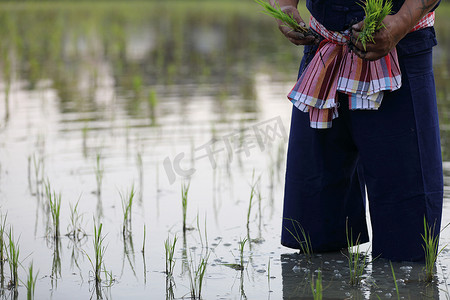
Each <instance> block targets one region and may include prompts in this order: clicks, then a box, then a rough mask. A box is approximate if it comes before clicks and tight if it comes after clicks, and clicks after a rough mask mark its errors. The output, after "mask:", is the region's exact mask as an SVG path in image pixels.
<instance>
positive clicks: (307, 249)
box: [285, 219, 313, 259]
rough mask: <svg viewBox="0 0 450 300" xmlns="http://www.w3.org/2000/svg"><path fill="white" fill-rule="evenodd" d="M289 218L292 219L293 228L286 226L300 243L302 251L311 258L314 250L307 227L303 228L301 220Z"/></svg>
mask: <svg viewBox="0 0 450 300" xmlns="http://www.w3.org/2000/svg"><path fill="white" fill-rule="evenodd" d="M287 220H290V221H291V224H292V230H290V229H289V228H288V227H285V229H286V230H287V232H289V233H290V234H291V235H292V237H293V238H294V239H295V241H296V242H297V243H298V246H299V249H300V253H302V254H304V255H305V256H306V258H308V259H311V257H312V255H313V250H312V244H311V238H310V236H309V234H307V233H306V231H305V229H304V228H303V226H302V225H300V222H299V221H297V220H294V219H287Z"/></svg>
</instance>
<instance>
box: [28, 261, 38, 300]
mask: <svg viewBox="0 0 450 300" xmlns="http://www.w3.org/2000/svg"><path fill="white" fill-rule="evenodd" d="M38 274H39V272H36V273H34V272H33V263H31V264H30V267H29V268H28V277H27V282H26V288H27V299H28V300H31V299H34V290H35V289H36V280H37V276H38Z"/></svg>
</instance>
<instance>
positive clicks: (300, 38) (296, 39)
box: [277, 5, 318, 45]
mask: <svg viewBox="0 0 450 300" xmlns="http://www.w3.org/2000/svg"><path fill="white" fill-rule="evenodd" d="M281 10H282V11H283V12H285V13H287V14H288V15H290V16H293V18H294V19H295V20H296V21H297V23H298V24H300V26H303V27H306V25H305V22H303V19H302V17H300V14H299V12H298V10H297V8H296V7H295V6H292V5H286V6H282V7H281ZM277 23H278V28H279V29H280V31H281V33H283V34H284V35H285V36H286V37H287V38H288V39H289V41H291V43H293V44H295V45H313V44H317V43H318V40H317V39H316V38H315V37H314V36H312V35H307V36H305V35H304V34H303V33H301V32H298V31H294V30H292V29H291V28H289V27H288V26H286V25H285V24H284V23H283V22H281V21H280V20H277Z"/></svg>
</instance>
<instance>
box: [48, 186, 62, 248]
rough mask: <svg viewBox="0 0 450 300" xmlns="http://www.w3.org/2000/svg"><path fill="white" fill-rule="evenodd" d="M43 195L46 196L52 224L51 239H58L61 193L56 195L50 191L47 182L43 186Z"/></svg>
mask: <svg viewBox="0 0 450 300" xmlns="http://www.w3.org/2000/svg"><path fill="white" fill-rule="evenodd" d="M45 193H46V195H47V199H48V203H49V207H50V213H51V215H52V223H53V238H54V239H58V238H59V235H60V234H59V232H60V231H59V215H60V211H61V193H59V194H56V192H55V191H52V189H51V186H50V182H49V181H48V180H47V183H46V184H45Z"/></svg>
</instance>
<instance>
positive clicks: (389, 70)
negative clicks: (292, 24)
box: [288, 12, 434, 129]
mask: <svg viewBox="0 0 450 300" xmlns="http://www.w3.org/2000/svg"><path fill="white" fill-rule="evenodd" d="M433 24H434V12H431V13H429V14H427V15H426V16H425V17H423V18H422V19H421V20H420V21H419V23H418V24H417V25H416V26H415V27H414V28H413V30H412V31H415V30H418V29H422V28H425V27H430V26H433ZM310 27H311V28H312V29H314V30H315V31H316V32H318V33H319V34H320V35H321V36H323V37H324V40H323V41H322V42H321V43H320V45H319V49H318V50H317V52H316V54H315V55H314V57H313V59H312V60H311V62H310V63H309V65H308V66H307V68H306V69H305V71H304V72H303V73H302V75H301V76H300V78H299V80H298V81H297V83H296V84H295V86H294V88H293V89H292V90H291V92H290V93H289V94H288V99H289V100H290V101H291V102H292V103H293V104H294V106H295V107H297V108H298V109H300V110H301V111H304V112H309V117H310V122H311V127H312V128H319V129H320V128H330V127H331V125H332V120H333V119H334V118H337V117H338V109H337V108H338V106H339V103H338V102H337V93H338V92H340V93H344V94H347V95H348V96H349V109H366V110H376V109H378V108H379V107H380V105H381V101H382V99H383V93H384V91H395V90H397V89H399V88H400V86H401V73H400V67H399V64H398V59H397V50H396V49H395V48H394V49H392V50H391V52H389V53H388V55H386V56H385V57H383V58H381V59H379V60H376V61H367V60H363V59H360V58H359V57H357V56H356V55H355V54H353V52H351V51H350V49H349V47H348V44H347V42H348V41H349V39H350V30H346V31H344V32H336V31H329V30H327V29H326V28H325V27H324V26H323V25H322V24H320V23H319V22H318V21H317V20H316V19H314V18H313V17H311V19H310Z"/></svg>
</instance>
